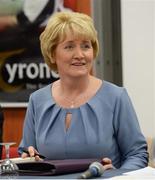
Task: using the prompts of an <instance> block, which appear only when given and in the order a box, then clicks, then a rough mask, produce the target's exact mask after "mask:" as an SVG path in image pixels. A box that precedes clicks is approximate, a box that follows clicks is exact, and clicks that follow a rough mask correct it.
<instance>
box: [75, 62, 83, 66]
mask: <svg viewBox="0 0 155 180" xmlns="http://www.w3.org/2000/svg"><path fill="white" fill-rule="evenodd" d="M84 65H86V63H84V62H83V63H72V66H84Z"/></svg>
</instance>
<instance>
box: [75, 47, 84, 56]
mask: <svg viewBox="0 0 155 180" xmlns="http://www.w3.org/2000/svg"><path fill="white" fill-rule="evenodd" d="M83 57H84V53H83V51H82V49H81V48H79V47H77V48H76V49H75V51H74V58H83Z"/></svg>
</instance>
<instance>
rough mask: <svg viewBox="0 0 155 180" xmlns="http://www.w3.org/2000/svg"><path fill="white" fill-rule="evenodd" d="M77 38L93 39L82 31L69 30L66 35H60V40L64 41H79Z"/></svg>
mask: <svg viewBox="0 0 155 180" xmlns="http://www.w3.org/2000/svg"><path fill="white" fill-rule="evenodd" d="M77 40H82V41H83V40H87V41H88V40H91V39H90V38H89V37H88V36H87V35H84V34H81V33H72V32H67V33H65V35H64V37H62V38H61V37H60V42H64V41H77Z"/></svg>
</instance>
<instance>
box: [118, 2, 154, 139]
mask: <svg viewBox="0 0 155 180" xmlns="http://www.w3.org/2000/svg"><path fill="white" fill-rule="evenodd" d="M121 17H122V53H123V54H122V61H123V62H122V63H123V85H124V86H125V87H126V88H127V90H128V93H129V95H130V97H131V99H132V102H133V104H134V107H135V110H136V112H137V115H138V118H139V122H140V126H141V128H142V131H143V133H144V135H145V136H153V135H155V97H154V94H155V78H154V77H155V63H154V61H155V44H154V42H155V0H121Z"/></svg>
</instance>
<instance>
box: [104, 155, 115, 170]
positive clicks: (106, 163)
mask: <svg viewBox="0 0 155 180" xmlns="http://www.w3.org/2000/svg"><path fill="white" fill-rule="evenodd" d="M101 164H103V167H104V170H107V169H115V167H114V166H113V165H112V161H111V159H109V158H107V157H106V158H103V159H102V161H101Z"/></svg>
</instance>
